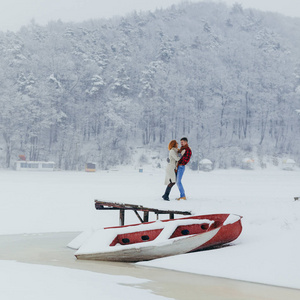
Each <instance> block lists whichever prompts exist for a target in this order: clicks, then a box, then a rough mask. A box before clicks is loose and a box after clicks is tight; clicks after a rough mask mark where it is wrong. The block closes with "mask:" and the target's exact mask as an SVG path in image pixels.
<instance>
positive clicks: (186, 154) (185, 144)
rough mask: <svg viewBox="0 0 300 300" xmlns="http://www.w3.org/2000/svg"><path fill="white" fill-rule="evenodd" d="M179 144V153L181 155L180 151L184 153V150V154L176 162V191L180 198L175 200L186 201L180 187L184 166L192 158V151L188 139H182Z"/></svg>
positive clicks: (182, 189)
mask: <svg viewBox="0 0 300 300" xmlns="http://www.w3.org/2000/svg"><path fill="white" fill-rule="evenodd" d="M180 144H181V148H180V150H179V152H180V153H182V151H184V150H185V151H184V154H183V156H182V157H181V159H180V160H179V161H178V168H177V186H178V189H179V192H180V197H179V198H176V200H186V196H185V191H184V188H183V186H182V183H181V180H182V176H183V173H184V171H185V165H186V164H187V163H188V162H189V161H190V158H191V156H192V150H191V148H190V147H189V145H188V139H187V138H186V137H183V138H182V139H181V140H180Z"/></svg>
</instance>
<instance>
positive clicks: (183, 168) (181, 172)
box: [177, 166, 185, 197]
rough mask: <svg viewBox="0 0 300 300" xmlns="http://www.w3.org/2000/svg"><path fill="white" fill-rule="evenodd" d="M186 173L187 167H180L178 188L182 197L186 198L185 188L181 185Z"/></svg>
mask: <svg viewBox="0 0 300 300" xmlns="http://www.w3.org/2000/svg"><path fill="white" fill-rule="evenodd" d="M184 171H185V166H178V170H177V186H178V189H179V192H180V197H185V192H184V188H183V186H182V183H181V180H182V176H183V173H184Z"/></svg>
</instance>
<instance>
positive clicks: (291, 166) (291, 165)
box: [282, 158, 296, 171]
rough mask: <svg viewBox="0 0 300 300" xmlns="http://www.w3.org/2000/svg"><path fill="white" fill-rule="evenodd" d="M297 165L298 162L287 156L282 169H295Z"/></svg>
mask: <svg viewBox="0 0 300 300" xmlns="http://www.w3.org/2000/svg"><path fill="white" fill-rule="evenodd" d="M295 167H296V162H295V161H294V160H293V159H291V158H287V159H284V160H283V161H282V170H287V171H293V170H294V169H295Z"/></svg>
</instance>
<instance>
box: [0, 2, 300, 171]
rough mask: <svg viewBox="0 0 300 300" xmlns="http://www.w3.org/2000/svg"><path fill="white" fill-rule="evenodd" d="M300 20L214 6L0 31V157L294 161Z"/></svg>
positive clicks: (65, 164) (72, 164)
mask: <svg viewBox="0 0 300 300" xmlns="http://www.w3.org/2000/svg"><path fill="white" fill-rule="evenodd" d="M299 28H300V19H299V18H294V19H293V18H289V17H285V16H282V15H279V14H274V13H264V12H260V11H256V10H250V9H243V7H242V6H241V5H239V4H235V5H234V6H232V7H229V6H226V5H224V4H216V3H197V4H188V3H186V4H181V5H179V6H172V7H170V8H169V9H166V10H157V11H156V12H154V13H151V12H148V13H136V12H135V13H132V14H131V15H129V16H127V17H123V18H113V19H110V20H92V21H87V22H84V23H63V22H60V21H58V22H51V23H49V24H48V25H47V26H39V25H37V24H35V23H34V22H32V23H31V24H30V25H28V26H25V27H23V28H22V29H21V30H20V31H18V32H16V33H14V32H0V54H1V55H0V105H1V110H0V134H1V136H0V147H1V148H2V150H1V151H0V164H1V166H2V167H7V168H9V167H11V165H12V162H13V161H14V160H16V159H17V158H18V155H20V154H24V155H25V156H26V157H27V159H28V160H53V161H55V162H56V165H57V167H58V168H61V169H66V170H72V169H81V168H83V166H84V163H85V162H87V161H95V162H97V163H98V165H99V167H100V168H103V169H105V168H109V167H111V166H114V165H117V164H130V163H132V156H133V153H134V149H135V148H136V147H145V148H149V149H153V150H154V151H158V152H160V153H161V155H162V156H163V157H164V156H166V147H167V144H168V143H169V141H170V140H171V139H180V138H181V137H182V136H187V137H188V138H189V140H190V145H191V147H192V149H193V151H194V157H193V160H194V161H196V160H198V159H201V158H209V159H211V160H212V161H213V162H214V163H215V165H216V166H217V167H219V168H229V167H236V166H238V165H239V163H240V161H241V159H242V158H243V157H245V156H256V157H258V158H259V160H261V161H263V160H264V158H265V157H272V156H273V157H275V158H276V157H283V156H290V157H293V158H294V159H295V160H298V162H300V147H299V144H300V115H298V114H297V113H296V110H297V109H300V51H299V49H300V29H299Z"/></svg>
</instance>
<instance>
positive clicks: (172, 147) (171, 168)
mask: <svg viewBox="0 0 300 300" xmlns="http://www.w3.org/2000/svg"><path fill="white" fill-rule="evenodd" d="M168 148H169V163H168V165H167V168H166V177H165V185H167V188H166V191H165V194H164V195H162V198H163V199H164V200H167V201H170V199H169V194H170V192H171V189H172V187H173V185H174V184H175V183H176V171H175V170H176V169H177V162H178V161H179V160H180V158H181V156H182V154H183V153H178V143H177V142H176V141H175V140H172V141H171V142H170V143H169V147H168ZM183 151H185V150H183Z"/></svg>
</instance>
